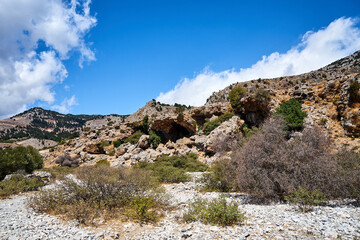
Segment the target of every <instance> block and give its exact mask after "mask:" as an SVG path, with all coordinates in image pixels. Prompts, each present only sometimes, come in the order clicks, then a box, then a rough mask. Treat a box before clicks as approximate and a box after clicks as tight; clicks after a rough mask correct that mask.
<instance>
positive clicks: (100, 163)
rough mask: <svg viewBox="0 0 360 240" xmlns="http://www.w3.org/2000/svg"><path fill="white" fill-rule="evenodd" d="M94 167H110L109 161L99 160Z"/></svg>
mask: <svg viewBox="0 0 360 240" xmlns="http://www.w3.org/2000/svg"><path fill="white" fill-rule="evenodd" d="M95 166H96V167H99V166H107V167H110V163H109V161H108V160H107V159H101V160H99V161H97V162H96V163H95Z"/></svg>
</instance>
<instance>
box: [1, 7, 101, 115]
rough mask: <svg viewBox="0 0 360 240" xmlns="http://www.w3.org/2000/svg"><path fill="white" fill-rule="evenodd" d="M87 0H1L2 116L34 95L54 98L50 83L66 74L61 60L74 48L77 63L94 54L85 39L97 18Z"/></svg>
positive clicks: (55, 82)
mask: <svg viewBox="0 0 360 240" xmlns="http://www.w3.org/2000/svg"><path fill="white" fill-rule="evenodd" d="M90 2H91V0H71V1H65V2H63V1H62V0H0V22H1V23H2V24H0V118H4V117H6V116H9V115H12V114H14V113H18V112H20V111H23V110H25V109H26V105H27V104H31V103H33V102H35V101H36V100H42V101H46V102H48V103H49V104H52V103H53V102H54V100H55V97H54V96H55V92H53V91H52V90H51V88H52V86H53V85H55V84H58V83H61V82H62V81H63V80H64V79H65V78H66V77H67V71H66V69H65V66H64V65H63V63H62V61H63V60H65V59H67V58H69V55H70V53H71V52H72V51H78V52H79V53H80V59H79V66H80V67H82V64H83V62H84V61H92V60H95V55H94V52H93V51H92V50H91V49H90V48H89V47H88V46H87V44H86V43H85V40H84V36H85V35H86V33H87V32H88V31H89V30H90V29H91V28H92V27H93V26H95V24H96V19H95V18H94V17H93V16H91V15H90V8H89V4H90ZM43 45H45V46H43ZM39 46H41V48H39Z"/></svg>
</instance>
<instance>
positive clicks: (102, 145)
mask: <svg viewBox="0 0 360 240" xmlns="http://www.w3.org/2000/svg"><path fill="white" fill-rule="evenodd" d="M110 144H111V143H110V141H107V140H103V141H101V143H100V147H101V148H103V147H107V146H110Z"/></svg>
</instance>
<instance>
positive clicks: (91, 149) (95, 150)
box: [83, 143, 105, 154]
mask: <svg viewBox="0 0 360 240" xmlns="http://www.w3.org/2000/svg"><path fill="white" fill-rule="evenodd" d="M83 151H84V152H87V153H91V154H104V153H105V151H104V149H103V148H101V147H100V144H99V143H90V144H87V145H86V146H85V147H84V149H83Z"/></svg>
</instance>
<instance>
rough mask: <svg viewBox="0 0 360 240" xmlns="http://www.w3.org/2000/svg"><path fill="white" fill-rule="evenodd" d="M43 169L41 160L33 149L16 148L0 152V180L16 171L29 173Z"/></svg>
mask: <svg viewBox="0 0 360 240" xmlns="http://www.w3.org/2000/svg"><path fill="white" fill-rule="evenodd" d="M42 167H43V158H42V157H41V155H40V154H39V152H38V151H37V150H36V149H35V148H33V147H30V146H28V147H23V146H20V147H16V148H7V149H5V150H0V180H2V179H4V177H5V176H6V175H7V174H10V173H13V172H16V171H18V170H25V171H26V172H27V173H31V172H32V171H33V170H35V169H40V168H42Z"/></svg>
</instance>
